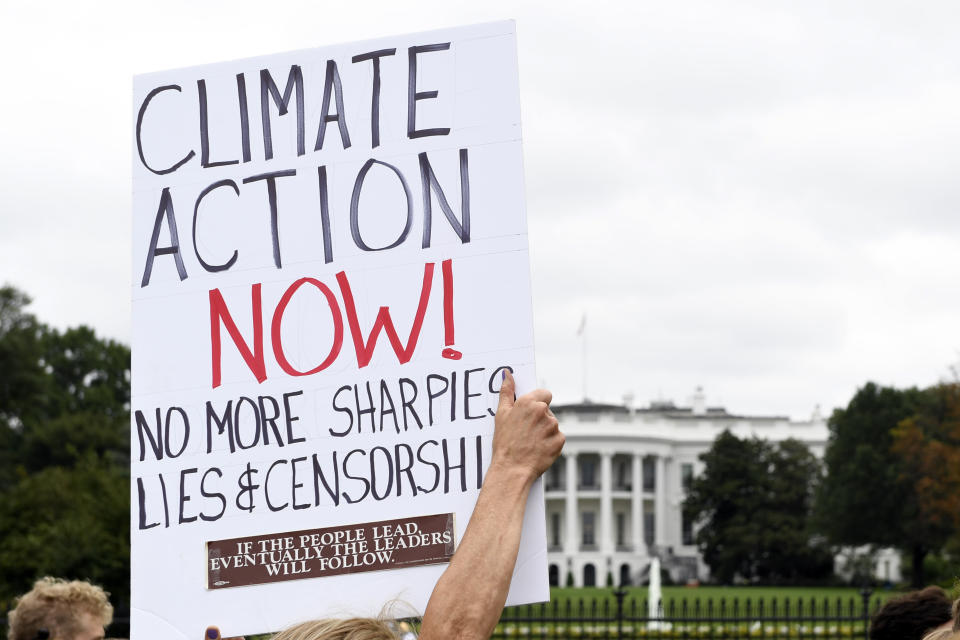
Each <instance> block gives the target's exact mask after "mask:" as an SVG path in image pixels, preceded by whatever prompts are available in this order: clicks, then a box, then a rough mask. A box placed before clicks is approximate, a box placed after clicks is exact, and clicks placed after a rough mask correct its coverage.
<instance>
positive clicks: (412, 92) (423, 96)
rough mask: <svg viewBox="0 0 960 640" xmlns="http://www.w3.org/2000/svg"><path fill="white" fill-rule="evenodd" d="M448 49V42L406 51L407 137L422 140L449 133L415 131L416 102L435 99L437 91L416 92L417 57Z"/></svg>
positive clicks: (445, 131) (448, 131) (441, 131)
mask: <svg viewBox="0 0 960 640" xmlns="http://www.w3.org/2000/svg"><path fill="white" fill-rule="evenodd" d="M449 48H450V43H449V42H442V43H439V44H425V45H420V46H418V47H410V49H408V50H407V63H408V67H407V137H408V138H423V137H426V136H445V135H447V134H449V133H450V129H447V128H434V129H417V100H428V99H432V98H436V97H437V95H438V93H439V92H437V91H417V55H418V54H420V53H429V52H431V51H446V50H447V49H449Z"/></svg>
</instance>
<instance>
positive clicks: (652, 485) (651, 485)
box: [643, 458, 657, 491]
mask: <svg viewBox="0 0 960 640" xmlns="http://www.w3.org/2000/svg"><path fill="white" fill-rule="evenodd" d="M655 464H656V462H655V461H654V459H653V458H644V459H643V490H644V491H653V490H654V489H656V488H657V469H656V467H655V466H654V465H655Z"/></svg>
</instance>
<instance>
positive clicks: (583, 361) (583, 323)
mask: <svg viewBox="0 0 960 640" xmlns="http://www.w3.org/2000/svg"><path fill="white" fill-rule="evenodd" d="M579 333H580V375H581V378H582V383H583V401H584V402H586V401H587V314H586V313H584V314H583V318H582V319H581V320H580V331H579Z"/></svg>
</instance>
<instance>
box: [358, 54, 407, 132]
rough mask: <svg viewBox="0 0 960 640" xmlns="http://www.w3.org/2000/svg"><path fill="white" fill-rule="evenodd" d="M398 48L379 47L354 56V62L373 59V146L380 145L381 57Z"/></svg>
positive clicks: (371, 130)
mask: <svg viewBox="0 0 960 640" xmlns="http://www.w3.org/2000/svg"><path fill="white" fill-rule="evenodd" d="M396 52H397V50H396V49H379V50H377V51H370V52H369V53H361V54H360V55H356V56H353V62H354V63H357V62H363V61H364V60H372V61H373V90H372V92H371V94H372V97H371V100H370V140H371V146H372V147H373V148H376V147H379V146H380V58H381V57H383V56H392V55H394V54H395V53H396Z"/></svg>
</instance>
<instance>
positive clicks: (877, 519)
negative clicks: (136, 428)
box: [817, 382, 944, 586]
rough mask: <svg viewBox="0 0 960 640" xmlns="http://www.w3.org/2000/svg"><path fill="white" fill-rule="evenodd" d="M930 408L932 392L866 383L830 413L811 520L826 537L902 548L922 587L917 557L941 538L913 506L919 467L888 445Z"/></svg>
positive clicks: (916, 583)
mask: <svg viewBox="0 0 960 640" xmlns="http://www.w3.org/2000/svg"><path fill="white" fill-rule="evenodd" d="M935 406H936V397H935V394H932V393H931V392H930V391H923V390H919V389H916V388H910V389H894V388H890V387H881V386H878V385H876V384H874V383H872V382H870V383H867V384H866V385H864V386H863V388H861V389H859V390H858V391H857V393H856V394H855V395H854V397H853V398H852V399H851V400H850V403H849V404H848V405H847V407H846V408H844V409H837V410H836V411H834V413H833V415H832V416H831V417H830V420H829V422H828V426H829V429H830V435H829V440H828V442H827V448H826V453H825V456H824V463H825V466H826V478H825V480H824V482H823V483H822V484H821V487H820V491H819V493H818V496H817V523H818V526H819V527H820V528H821V530H822V531H823V532H824V533H826V534H827V536H828V538H829V540H830V541H831V542H833V543H835V544H839V545H850V546H860V545H875V546H892V547H900V548H905V549H908V550H909V551H910V552H911V555H912V557H913V567H914V571H913V572H912V575H913V583H914V586H923V584H924V575H923V559H924V557H926V555H927V553H929V552H930V551H931V550H932V549H935V548H937V547H938V546H939V545H942V544H943V542H944V538H942V536H941V534H942V531H937V532H935V535H934V532H933V531H932V530H931V529H930V528H929V527H927V526H926V523H925V522H924V516H923V515H922V512H921V510H920V509H919V508H918V507H917V502H916V494H915V486H914V485H915V480H916V479H917V476H916V473H917V468H916V467H913V468H911V466H910V465H908V464H905V463H904V460H905V458H904V456H905V455H906V449H904V451H902V452H900V453H897V452H895V451H894V441H895V431H896V429H897V425H899V424H901V422H903V421H904V420H907V419H908V418H914V419H917V417H918V416H929V415H931V412H932V411H935ZM904 446H905V445H904Z"/></svg>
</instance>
